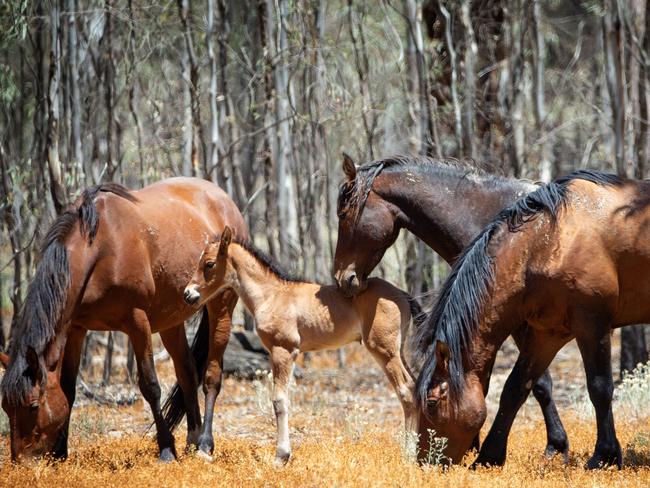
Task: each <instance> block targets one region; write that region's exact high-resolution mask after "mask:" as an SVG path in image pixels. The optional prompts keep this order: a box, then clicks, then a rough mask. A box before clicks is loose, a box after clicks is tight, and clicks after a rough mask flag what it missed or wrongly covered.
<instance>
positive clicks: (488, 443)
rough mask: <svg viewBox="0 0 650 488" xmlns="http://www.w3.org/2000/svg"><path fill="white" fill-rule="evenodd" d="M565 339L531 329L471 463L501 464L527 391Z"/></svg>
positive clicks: (528, 392) (527, 393) (564, 342)
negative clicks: (550, 336) (491, 420)
mask: <svg viewBox="0 0 650 488" xmlns="http://www.w3.org/2000/svg"><path fill="white" fill-rule="evenodd" d="M564 344H566V340H564V339H562V340H558V339H557V338H549V337H539V336H537V337H534V336H533V334H532V333H531V334H530V335H528V336H527V337H526V342H525V344H522V348H521V350H520V352H519V358H518V359H517V362H516V363H515V366H514V368H513V369H512V371H511V372H510V375H509V376H508V379H507V380H506V383H505V385H504V387H503V391H502V392H501V397H500V398H499V410H498V411H497V414H496V417H495V418H494V423H493V424H492V427H490V432H488V435H487V437H486V438H485V441H484V442H483V445H482V446H481V450H480V452H479V455H478V457H477V458H476V461H474V465H490V466H501V465H503V464H504V463H505V461H506V451H507V446H508V435H509V434H510V428H511V427H512V423H513V422H514V420H515V417H516V416H517V412H518V411H519V408H520V407H521V406H522V405H523V403H524V402H525V401H526V398H528V395H529V394H530V390H531V389H532V387H533V384H534V383H535V382H536V381H537V379H538V378H539V377H540V376H541V374H542V373H543V372H544V370H546V368H548V365H549V364H551V361H552V360H553V358H554V357H555V354H557V351H559V350H560V348H561V347H562V346H563V345H564Z"/></svg>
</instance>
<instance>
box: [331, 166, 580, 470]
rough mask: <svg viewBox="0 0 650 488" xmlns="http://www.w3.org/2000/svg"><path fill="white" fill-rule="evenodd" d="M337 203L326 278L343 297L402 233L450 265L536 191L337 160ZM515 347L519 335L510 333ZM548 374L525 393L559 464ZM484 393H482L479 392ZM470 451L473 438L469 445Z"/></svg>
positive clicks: (429, 170) (497, 180) (457, 174)
mask: <svg viewBox="0 0 650 488" xmlns="http://www.w3.org/2000/svg"><path fill="white" fill-rule="evenodd" d="M343 172H344V173H345V175H346V180H345V181H344V182H343V184H342V185H341V190H340V194H339V201H338V217H339V230H338V240H337V243H336V254H335V256H334V270H333V272H334V276H335V278H336V281H337V283H338V285H339V287H340V288H341V290H343V291H344V292H345V293H348V294H355V293H358V292H359V290H362V289H363V288H364V287H365V285H366V280H367V277H368V275H369V274H370V272H371V271H372V270H373V269H374V267H375V266H376V265H377V264H378V263H379V261H380V260H381V258H382V256H383V255H384V253H385V252H386V250H387V249H388V248H389V247H390V246H392V245H393V243H394V242H395V239H397V236H398V235H399V232H400V230H401V229H402V228H405V229H407V230H408V231H410V232H412V233H413V234H415V235H416V236H417V237H419V238H420V239H422V240H423V241H424V242H425V243H426V244H427V245H428V246H429V247H431V248H432V249H433V250H434V251H436V252H437V253H438V254H440V256H442V258H443V259H445V261H447V262H448V263H449V264H453V263H454V262H455V261H456V259H457V258H458V256H459V255H460V254H461V252H462V250H463V249H464V248H465V247H466V246H467V245H468V244H470V243H471V242H472V240H473V239H474V237H475V236H476V235H478V234H479V233H480V232H481V230H482V229H483V227H484V226H485V225H486V224H488V223H489V222H490V221H491V220H492V218H493V217H494V216H495V215H496V214H497V213H499V211H500V210H501V209H502V208H503V207H505V206H507V205H509V204H511V203H512V202H514V201H515V200H517V199H518V198H520V197H522V196H524V195H526V194H528V193H530V192H531V191H534V190H535V189H536V188H537V186H536V185H533V184H531V183H530V182H527V181H522V180H514V179H510V178H503V177H499V176H495V175H492V174H488V173H485V172H483V171H480V170H477V169H475V168H470V167H468V166H466V165H464V164H462V163H459V162H456V161H439V160H435V159H431V158H427V157H422V156H416V157H410V156H395V157H392V158H387V159H381V160H378V161H372V162H369V163H366V164H364V165H362V166H358V167H357V166H356V165H355V164H354V162H353V161H352V159H351V158H350V157H349V156H347V155H344V157H343ZM512 336H513V338H514V340H515V342H516V343H517V344H518V345H520V344H523V342H524V341H525V328H524V327H522V328H519V329H517V330H515V331H513V334H512ZM552 389H553V382H552V380H551V376H550V375H549V374H548V372H544V374H543V375H542V376H541V377H540V378H539V379H538V381H537V382H536V383H535V385H534V387H533V394H534V395H535V399H536V400H537V401H538V402H539V405H540V407H541V408H542V413H543V414H544V421H545V422H546V433H547V444H546V450H545V453H546V455H548V456H550V455H553V454H555V453H561V454H563V455H564V457H565V459H566V455H567V452H568V449H569V441H568V439H567V435H566V432H565V431H564V427H563V426H562V422H561V421H560V417H559V415H558V413H557V408H556V407H555V403H554V402H553V397H552ZM486 393H487V391H486ZM419 424H420V429H419V430H420V443H421V446H420V450H421V452H423V453H424V452H428V447H429V446H428V439H429V436H428V433H427V428H428V427H429V426H428V425H427V422H426V418H420V423H419ZM476 446H477V447H478V439H476Z"/></svg>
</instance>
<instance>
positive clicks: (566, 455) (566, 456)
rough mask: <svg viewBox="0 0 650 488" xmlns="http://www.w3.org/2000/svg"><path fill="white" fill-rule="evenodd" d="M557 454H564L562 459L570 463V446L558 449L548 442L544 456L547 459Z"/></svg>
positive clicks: (565, 462)
mask: <svg viewBox="0 0 650 488" xmlns="http://www.w3.org/2000/svg"><path fill="white" fill-rule="evenodd" d="M557 454H561V455H562V461H563V462H564V464H569V448H568V446H567V447H565V448H563V449H558V448H557V447H555V446H553V445H552V444H548V445H547V446H546V449H544V456H545V457H546V458H547V459H552V458H554V457H555V456H556V455H557Z"/></svg>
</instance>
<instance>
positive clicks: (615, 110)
mask: <svg viewBox="0 0 650 488" xmlns="http://www.w3.org/2000/svg"><path fill="white" fill-rule="evenodd" d="M602 32H603V46H604V52H605V73H606V78H607V90H608V92H609V100H610V107H611V111H612V119H613V122H614V157H615V160H616V172H617V173H618V174H619V175H621V176H627V168H626V161H625V140H624V138H625V80H624V78H625V75H624V67H623V46H624V45H623V26H622V23H621V18H620V16H619V10H618V0H605V3H604V14H603V17H602Z"/></svg>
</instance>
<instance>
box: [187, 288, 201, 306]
mask: <svg viewBox="0 0 650 488" xmlns="http://www.w3.org/2000/svg"><path fill="white" fill-rule="evenodd" d="M183 298H184V299H185V303H187V304H188V305H196V304H197V303H198V301H199V300H200V299H201V294H200V293H199V292H198V291H197V290H196V287H194V286H188V287H187V288H185V292H184V293H183Z"/></svg>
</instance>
